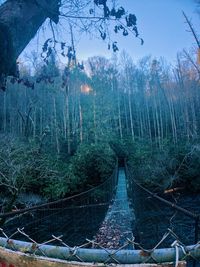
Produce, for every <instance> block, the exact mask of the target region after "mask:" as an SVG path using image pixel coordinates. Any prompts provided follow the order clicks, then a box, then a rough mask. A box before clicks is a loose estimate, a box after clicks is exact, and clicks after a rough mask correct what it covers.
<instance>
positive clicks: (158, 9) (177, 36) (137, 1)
mask: <svg viewBox="0 0 200 267" xmlns="http://www.w3.org/2000/svg"><path fill="white" fill-rule="evenodd" d="M118 3H119V4H121V5H123V6H125V7H126V8H127V10H129V12H131V13H134V14H135V15H136V16H137V22H138V29H139V32H140V36H141V37H142V38H143V39H144V45H143V46H141V45H140V40H139V39H136V38H134V37H133V36H129V37H122V38H119V39H118V44H119V48H120V50H123V49H124V50H126V51H127V52H128V53H129V54H130V55H131V57H132V58H133V60H135V61H137V60H138V59H140V58H142V57H143V56H146V55H152V56H153V57H158V58H159V57H165V58H166V59H167V60H168V61H170V62H171V63H173V62H174V61H175V60H176V55H177V52H179V51H181V50H183V49H190V48H191V47H192V46H193V45H195V41H194V38H193V36H192V34H191V33H190V32H188V26H187V25H186V23H185V19H184V17H183V15H182V11H184V12H185V13H186V15H187V16H188V18H190V19H191V21H192V23H193V25H194V27H195V28H196V29H197V30H199V23H200V16H199V15H198V14H197V6H196V3H195V1H193V0H121V1H118ZM88 44H89V45H88ZM106 47H107V44H103V42H101V41H100V40H98V41H97V40H94V39H93V40H92V41H91V40H90V39H89V38H86V37H84V38H83V40H82V41H81V42H80V43H78V45H77V51H78V56H79V57H80V58H84V59H86V58H87V57H88V56H92V55H95V54H98V55H104V56H107V57H109V56H110V52H109V51H108V50H107V49H106Z"/></svg>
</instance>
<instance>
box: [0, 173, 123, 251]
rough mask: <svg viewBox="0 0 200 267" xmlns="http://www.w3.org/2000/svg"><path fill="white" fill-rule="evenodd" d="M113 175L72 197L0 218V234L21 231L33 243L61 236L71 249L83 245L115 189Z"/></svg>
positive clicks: (96, 228) (105, 208) (97, 226)
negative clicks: (0, 219)
mask: <svg viewBox="0 0 200 267" xmlns="http://www.w3.org/2000/svg"><path fill="white" fill-rule="evenodd" d="M117 172H118V169H117V168H116V169H115V170H114V172H113V174H112V175H111V177H110V178H108V179H107V180H106V181H105V182H104V183H103V184H101V185H99V186H97V187H95V188H92V189H90V190H88V191H86V192H83V193H81V194H78V195H75V196H73V197H68V198H65V199H62V200H59V201H54V202H51V203H46V204H43V205H39V206H34V207H31V208H28V209H24V210H19V211H15V212H10V213H6V214H0V218H3V219H5V218H6V222H5V224H4V225H3V229H4V231H5V232H7V234H8V235H11V234H12V233H13V232H15V230H16V228H21V229H22V228H23V229H24V231H25V232H26V233H27V235H28V236H30V237H34V238H35V239H36V240H37V242H43V241H44V240H47V239H48V238H49V236H51V235H52V234H54V235H56V236H60V235H62V238H63V241H64V242H68V244H69V245H71V246H73V245H77V244H81V243H83V242H85V239H86V238H92V237H93V235H94V234H95V233H96V232H97V230H98V228H99V226H100V224H101V222H102V220H103V218H104V217H105V214H106V212H107V209H108V206H109V204H110V201H111V199H112V197H113V192H114V190H115V189H116V183H117ZM18 234H19V233H18ZM15 237H16V238H21V237H22V236H20V235H19V237H18V236H17V235H16V236H15Z"/></svg>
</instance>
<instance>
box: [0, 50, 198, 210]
mask: <svg viewBox="0 0 200 267" xmlns="http://www.w3.org/2000/svg"><path fill="white" fill-rule="evenodd" d="M70 49H72V50H70V53H72V54H71V56H70V57H68V63H67V64H66V66H64V67H63V66H60V64H59V62H58V60H57V58H56V55H55V53H51V55H50V56H49V58H48V62H44V60H43V59H42V58H41V59H38V58H37V57H36V54H35V53H34V52H32V54H31V60H30V61H31V64H30V65H29V66H28V67H27V65H25V64H23V62H20V64H19V72H20V78H16V77H13V76H9V77H8V79H7V84H6V88H4V87H2V90H1V91H0V137H1V138H0V189H1V190H0V201H1V207H2V210H3V211H4V212H5V211H10V210H12V209H13V207H15V206H17V207H28V206H31V205H34V204H39V203H42V202H46V201H49V200H56V199H60V198H64V197H66V196H71V195H73V194H76V193H79V192H83V191H84V190H87V189H89V188H92V187H94V186H96V185H98V184H100V183H102V182H103V181H104V180H105V179H106V178H108V177H109V176H110V175H111V173H112V171H113V169H114V168H115V165H116V160H117V157H119V158H124V159H126V162H127V163H128V165H129V166H130V168H131V169H132V170H133V172H134V173H135V176H136V178H137V180H138V181H139V182H140V183H141V184H143V185H145V186H146V187H147V188H150V189H152V190H154V191H157V192H160V193H164V192H165V191H166V190H170V189H173V188H178V189H180V190H181V191H183V192H184V193H186V192H190V193H193V194H195V193H197V192H199V190H200V176H199V172H200V145H199V138H200V119H199V109H200V91H199V86H200V67H199V62H197V56H198V51H197V49H194V48H191V50H190V51H186V50H184V51H182V52H180V53H178V54H177V60H176V64H175V65H171V64H170V63H168V62H167V60H166V59H165V58H155V57H153V56H144V57H143V58H141V59H140V60H139V61H138V62H137V63H135V62H134V61H133V60H132V58H131V56H129V54H128V53H127V52H126V51H121V52H120V54H119V53H118V54H115V53H113V56H112V58H110V59H107V58H106V57H102V56H93V57H90V58H88V60H87V61H86V62H84V63H81V64H80V63H77V60H76V57H75V56H73V52H74V50H73V46H72V48H70ZM196 62H197V63H196Z"/></svg>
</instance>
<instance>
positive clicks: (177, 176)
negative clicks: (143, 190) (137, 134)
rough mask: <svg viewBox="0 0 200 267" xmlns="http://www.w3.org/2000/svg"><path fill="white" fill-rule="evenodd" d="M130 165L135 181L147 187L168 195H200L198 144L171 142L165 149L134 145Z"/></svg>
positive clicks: (129, 159) (150, 145)
mask: <svg viewBox="0 0 200 267" xmlns="http://www.w3.org/2000/svg"><path fill="white" fill-rule="evenodd" d="M126 147H127V148H129V153H128V156H127V158H128V164H129V166H130V168H131V170H132V172H133V173H134V177H135V178H136V179H137V180H138V181H139V182H140V183H141V184H143V185H144V186H146V187H147V188H149V189H151V190H153V191H159V192H164V191H165V190H168V189H173V188H178V189H180V190H183V191H184V190H185V191H187V192H194V193H195V192H199V191H200V175H199V174H200V146H199V144H198V142H195V143H194V142H193V143H190V142H179V143H178V144H176V145H173V144H172V143H170V142H166V144H165V145H164V146H163V147H162V149H161V148H158V147H156V146H154V144H149V143H147V142H135V143H133V144H132V145H130V143H129V144H128V145H127V144H126Z"/></svg>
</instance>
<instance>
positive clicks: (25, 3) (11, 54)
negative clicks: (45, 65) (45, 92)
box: [0, 0, 59, 78]
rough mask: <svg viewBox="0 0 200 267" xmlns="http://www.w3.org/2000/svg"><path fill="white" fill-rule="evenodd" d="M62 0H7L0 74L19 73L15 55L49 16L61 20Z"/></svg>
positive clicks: (0, 19)
mask: <svg viewBox="0 0 200 267" xmlns="http://www.w3.org/2000/svg"><path fill="white" fill-rule="evenodd" d="M58 15H59V0H40V1H39V0H7V1H6V2H5V3H4V4H2V5H1V6H0V40H1V42H0V62H1V64H0V78H2V76H3V75H5V76H6V75H15V74H16V64H15V62H16V59H17V58H18V56H19V55H20V54H21V52H22V51H23V50H24V48H25V47H26V46H27V45H28V43H29V42H30V40H31V39H32V38H33V37H34V36H35V34H36V32H37V30H38V29H39V28H40V26H41V25H42V24H43V23H44V21H45V20H46V18H47V17H49V18H51V19H53V20H54V22H56V23H57V22H58Z"/></svg>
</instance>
